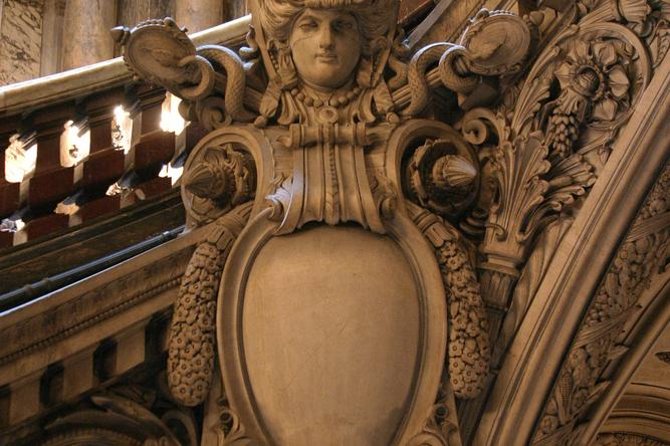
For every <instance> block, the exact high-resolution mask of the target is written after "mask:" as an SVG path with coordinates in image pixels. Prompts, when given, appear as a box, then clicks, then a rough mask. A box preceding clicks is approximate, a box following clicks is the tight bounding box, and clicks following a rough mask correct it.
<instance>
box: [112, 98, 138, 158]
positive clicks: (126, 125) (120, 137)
mask: <svg viewBox="0 0 670 446" xmlns="http://www.w3.org/2000/svg"><path fill="white" fill-rule="evenodd" d="M132 134H133V120H132V119H131V118H130V113H128V112H127V111H126V110H125V109H124V108H123V106H122V105H117V106H116V107H115V108H114V119H113V120H112V145H113V146H114V148H115V149H116V150H123V153H124V154H127V153H128V152H129V151H130V146H131V144H132Z"/></svg>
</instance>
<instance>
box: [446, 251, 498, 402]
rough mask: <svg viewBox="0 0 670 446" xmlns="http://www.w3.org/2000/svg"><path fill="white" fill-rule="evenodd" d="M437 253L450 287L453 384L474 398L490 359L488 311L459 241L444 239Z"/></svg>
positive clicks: (457, 390) (461, 393) (459, 393)
mask: <svg viewBox="0 0 670 446" xmlns="http://www.w3.org/2000/svg"><path fill="white" fill-rule="evenodd" d="M437 254H438V262H439V264H440V270H441V272H442V276H443V278H444V282H445V285H446V289H447V306H448V314H449V322H450V325H449V351H448V355H449V376H450V379H451V385H452V386H453V389H454V393H455V394H456V396H457V397H459V398H474V397H476V396H477V395H479V393H480V392H481V391H482V389H483V385H484V379H485V378H486V375H487V374H488V367H489V360H490V348H489V338H488V319H487V316H486V310H485V308H484V305H483V301H482V299H481V296H480V293H479V283H478V282H477V277H476V275H475V272H474V271H473V269H472V266H471V265H470V261H469V259H468V257H467V255H466V253H465V251H464V249H463V248H462V247H460V246H459V243H458V241H457V240H453V239H452V240H445V241H444V243H443V244H442V245H441V246H438V247H437Z"/></svg>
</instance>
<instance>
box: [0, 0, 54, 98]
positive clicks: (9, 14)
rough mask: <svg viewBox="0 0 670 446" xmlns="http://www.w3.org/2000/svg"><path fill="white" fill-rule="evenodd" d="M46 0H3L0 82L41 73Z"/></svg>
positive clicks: (22, 79)
mask: <svg viewBox="0 0 670 446" xmlns="http://www.w3.org/2000/svg"><path fill="white" fill-rule="evenodd" d="M43 14H44V0H2V11H1V12H0V85H6V84H10V83H13V82H20V81H24V80H27V79H32V78H34V77H37V76H39V75H40V54H41V48H42V17H43Z"/></svg>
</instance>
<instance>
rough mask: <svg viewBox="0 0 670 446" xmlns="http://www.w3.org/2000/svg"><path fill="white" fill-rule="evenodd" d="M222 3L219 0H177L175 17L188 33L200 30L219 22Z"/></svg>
mask: <svg viewBox="0 0 670 446" xmlns="http://www.w3.org/2000/svg"><path fill="white" fill-rule="evenodd" d="M223 3H224V2H222V1H221V0H177V2H176V4H175V16H176V17H175V18H176V20H177V23H179V25H180V26H185V27H186V28H187V29H188V31H189V33H193V32H196V31H202V30H203V29H207V28H211V27H212V26H216V25H219V24H221V22H222V19H223V12H224V11H223Z"/></svg>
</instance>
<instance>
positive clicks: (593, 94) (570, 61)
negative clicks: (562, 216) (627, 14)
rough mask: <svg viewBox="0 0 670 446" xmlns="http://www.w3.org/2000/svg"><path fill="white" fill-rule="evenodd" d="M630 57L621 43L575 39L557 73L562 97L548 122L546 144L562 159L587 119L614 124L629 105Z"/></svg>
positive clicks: (568, 153) (568, 151)
mask: <svg viewBox="0 0 670 446" xmlns="http://www.w3.org/2000/svg"><path fill="white" fill-rule="evenodd" d="M628 59H629V55H628V54H627V53H626V51H625V49H624V48H623V47H622V46H621V45H620V42H616V41H611V40H603V39H599V40H593V41H586V40H583V39H577V40H575V41H573V42H572V44H571V45H570V48H569V51H568V52H567V54H566V58H565V60H564V62H563V63H562V64H561V65H560V66H559V67H558V69H557V70H556V78H557V79H558V82H559V84H560V87H561V94H560V96H559V98H558V99H557V101H556V106H555V108H554V110H553V112H552V114H551V116H550V118H549V128H548V130H547V144H548V146H550V147H551V152H552V153H553V154H556V155H557V156H559V157H561V158H564V157H566V156H568V155H570V153H571V151H572V145H573V144H574V143H575V142H576V141H577V139H578V137H579V127H580V126H581V125H582V124H583V123H585V122H586V121H587V120H588V119H592V120H595V121H613V120H614V119H615V118H616V116H617V114H618V113H619V111H620V110H622V109H623V108H624V107H625V106H626V105H627V104H628V102H629V100H630V98H629V90H630V85H631V82H630V80H629V75H628V73H627V71H626V68H625V66H626V65H627V64H628V62H629V61H628Z"/></svg>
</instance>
